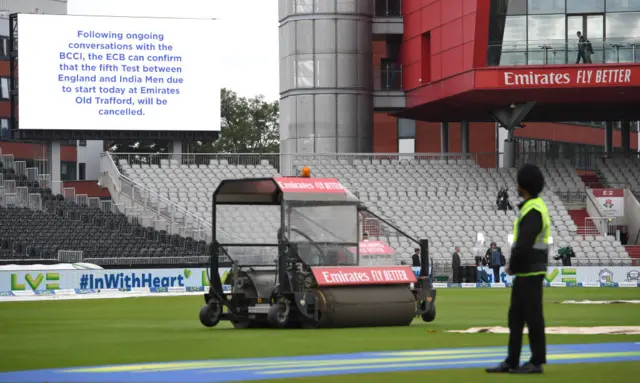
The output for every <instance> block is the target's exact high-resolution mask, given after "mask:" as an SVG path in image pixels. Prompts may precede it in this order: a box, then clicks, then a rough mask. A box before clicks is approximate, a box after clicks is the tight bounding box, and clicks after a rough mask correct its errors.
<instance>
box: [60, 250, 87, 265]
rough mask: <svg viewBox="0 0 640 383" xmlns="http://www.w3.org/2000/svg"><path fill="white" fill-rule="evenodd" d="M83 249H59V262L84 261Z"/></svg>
mask: <svg viewBox="0 0 640 383" xmlns="http://www.w3.org/2000/svg"><path fill="white" fill-rule="evenodd" d="M82 254H83V252H82V251H76V250H58V262H61V263H76V262H82Z"/></svg>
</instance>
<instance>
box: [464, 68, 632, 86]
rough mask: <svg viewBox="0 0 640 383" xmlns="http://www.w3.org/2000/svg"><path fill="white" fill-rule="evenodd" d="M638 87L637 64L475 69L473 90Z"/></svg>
mask: <svg viewBox="0 0 640 383" xmlns="http://www.w3.org/2000/svg"><path fill="white" fill-rule="evenodd" d="M624 86H640V66H631V65H629V66H618V65H607V66H598V65H584V64H583V65H581V66H577V67H568V66H549V67H521V68H513V67H510V68H495V69H494V68H491V69H483V70H478V71H476V78H475V88H476V89H483V88H484V89H496V88H499V89H535V88H581V87H624Z"/></svg>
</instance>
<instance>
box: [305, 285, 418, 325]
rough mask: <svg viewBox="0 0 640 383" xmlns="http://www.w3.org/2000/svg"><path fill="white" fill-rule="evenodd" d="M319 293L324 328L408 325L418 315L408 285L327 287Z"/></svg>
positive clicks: (319, 290)
mask: <svg viewBox="0 0 640 383" xmlns="http://www.w3.org/2000/svg"><path fill="white" fill-rule="evenodd" d="M317 296H318V303H319V311H320V327H325V328H326V327H375V326H408V325H409V324H411V321H412V320H413V318H414V317H415V316H416V301H415V298H414V296H413V293H412V292H411V290H410V289H409V288H408V286H405V285H393V286H349V287H327V288H320V289H318V290H317Z"/></svg>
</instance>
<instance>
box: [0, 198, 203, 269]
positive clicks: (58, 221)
mask: <svg viewBox="0 0 640 383" xmlns="http://www.w3.org/2000/svg"><path fill="white" fill-rule="evenodd" d="M44 200H45V202H44V211H39V210H32V209H28V208H25V207H15V206H8V207H0V227H2V231H1V232H0V259H26V258H30V259H57V256H58V251H59V250H71V251H82V252H83V254H82V256H83V259H85V260H87V259H101V258H117V257H138V258H158V257H184V256H198V255H203V254H206V250H207V249H206V244H205V243H204V242H194V241H193V240H190V239H188V238H187V239H185V238H182V237H180V236H177V235H174V236H170V235H167V234H166V233H163V232H157V231H155V230H153V229H151V228H144V227H142V226H141V225H139V224H136V223H130V222H129V220H128V219H127V217H125V216H124V215H122V214H119V213H111V212H106V211H103V210H100V209H97V208H90V207H88V206H85V205H78V204H76V203H74V202H69V201H64V200H63V199H62V198H61V196H58V197H55V196H51V197H50V198H46V197H45V199H44Z"/></svg>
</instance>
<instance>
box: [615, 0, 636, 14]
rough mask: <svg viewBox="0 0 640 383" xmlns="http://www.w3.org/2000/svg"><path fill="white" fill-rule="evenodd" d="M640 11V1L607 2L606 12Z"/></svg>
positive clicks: (617, 0) (616, 0)
mask: <svg viewBox="0 0 640 383" xmlns="http://www.w3.org/2000/svg"><path fill="white" fill-rule="evenodd" d="M628 11H640V0H607V12H628Z"/></svg>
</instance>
